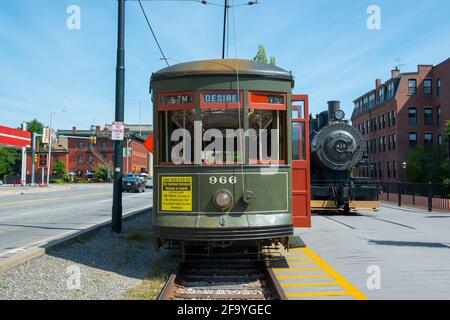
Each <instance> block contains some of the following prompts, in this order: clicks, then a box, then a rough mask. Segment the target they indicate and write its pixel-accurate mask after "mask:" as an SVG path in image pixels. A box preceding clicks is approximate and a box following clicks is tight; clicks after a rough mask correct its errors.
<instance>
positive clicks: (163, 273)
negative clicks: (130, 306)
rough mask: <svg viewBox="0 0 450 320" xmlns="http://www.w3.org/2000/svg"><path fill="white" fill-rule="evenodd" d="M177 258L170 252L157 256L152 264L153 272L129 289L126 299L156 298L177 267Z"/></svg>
mask: <svg viewBox="0 0 450 320" xmlns="http://www.w3.org/2000/svg"><path fill="white" fill-rule="evenodd" d="M176 263H177V261H176V259H174V258H173V257H172V256H171V254H170V252H165V253H163V254H162V255H160V256H159V257H157V258H156V259H155V260H154V261H153V262H152V265H151V273H150V274H149V275H148V276H147V277H146V278H145V280H144V281H142V283H141V284H140V285H139V286H138V287H136V288H133V289H130V290H128V292H127V293H126V295H125V299H128V300H156V299H157V298H158V296H159V294H160V292H161V290H162V289H163V288H164V285H165V283H166V281H167V279H168V278H169V274H170V273H171V272H172V271H173V270H174V269H175V266H176Z"/></svg>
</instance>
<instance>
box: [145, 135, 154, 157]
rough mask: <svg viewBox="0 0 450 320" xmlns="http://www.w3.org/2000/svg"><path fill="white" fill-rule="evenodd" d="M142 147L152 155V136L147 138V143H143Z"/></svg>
mask: <svg viewBox="0 0 450 320" xmlns="http://www.w3.org/2000/svg"><path fill="white" fill-rule="evenodd" d="M144 147H145V148H147V150H148V151H149V152H150V153H153V151H154V150H153V135H151V136H150V137H148V139H147V141H145V143H144Z"/></svg>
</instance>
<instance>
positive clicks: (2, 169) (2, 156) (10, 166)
mask: <svg viewBox="0 0 450 320" xmlns="http://www.w3.org/2000/svg"><path fill="white" fill-rule="evenodd" d="M19 160H20V152H19V150H16V149H12V148H0V177H3V176H5V175H8V174H12V173H15V172H18V171H19V167H20V163H19Z"/></svg>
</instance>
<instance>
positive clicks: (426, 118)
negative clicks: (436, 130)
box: [423, 108, 433, 125]
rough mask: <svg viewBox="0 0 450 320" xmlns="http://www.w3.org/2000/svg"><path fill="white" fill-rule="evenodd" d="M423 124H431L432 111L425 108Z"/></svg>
mask: <svg viewBox="0 0 450 320" xmlns="http://www.w3.org/2000/svg"><path fill="white" fill-rule="evenodd" d="M423 123H424V124H427V125H431V124H433V109H432V108H425V109H424V110H423Z"/></svg>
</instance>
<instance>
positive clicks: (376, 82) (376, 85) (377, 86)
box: [375, 79, 381, 89]
mask: <svg viewBox="0 0 450 320" xmlns="http://www.w3.org/2000/svg"><path fill="white" fill-rule="evenodd" d="M379 87H381V79H377V80H376V81H375V88H376V89H378V88H379Z"/></svg>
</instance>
